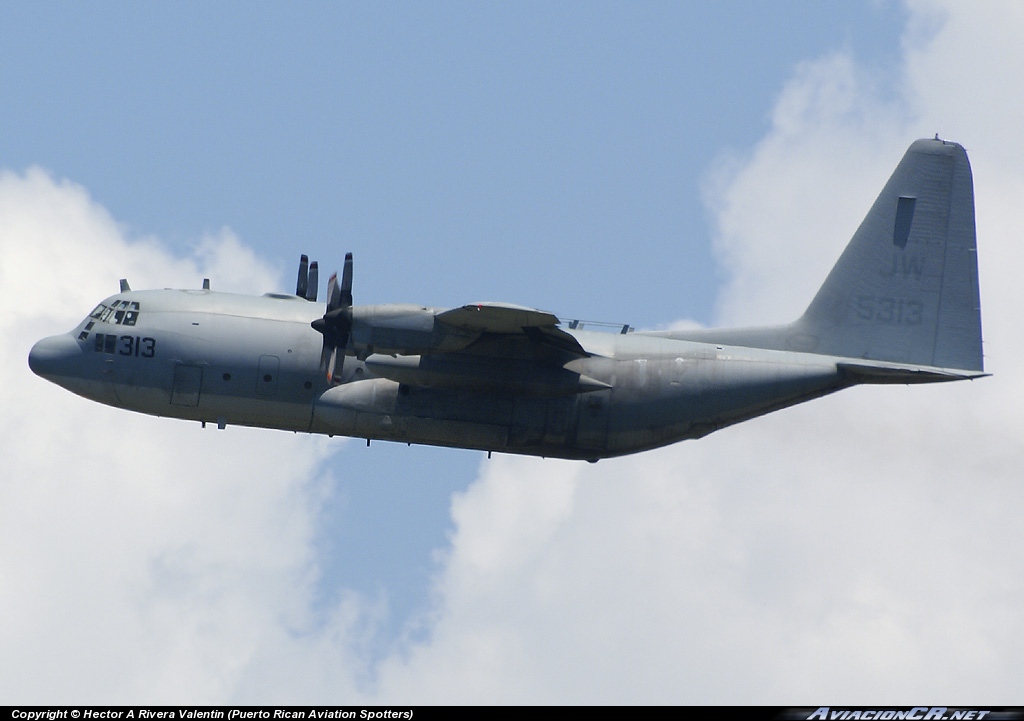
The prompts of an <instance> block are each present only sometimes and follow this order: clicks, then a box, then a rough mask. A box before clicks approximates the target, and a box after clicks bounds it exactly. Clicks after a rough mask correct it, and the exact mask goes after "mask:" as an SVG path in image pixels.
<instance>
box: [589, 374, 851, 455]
mask: <svg viewBox="0 0 1024 721" xmlns="http://www.w3.org/2000/svg"><path fill="white" fill-rule="evenodd" d="M793 356H795V354H793V355H792V356H791V357H790V359H788V360H782V359H779V360H776V361H775V362H765V359H762V358H758V359H756V360H755V359H752V358H743V357H740V358H728V357H726V358H717V357H716V358H692V359H675V360H671V361H668V360H661V361H645V362H635V361H634V362H633V363H635V364H636V365H635V367H633V368H630V367H629V366H628V365H626V364H624V366H625V367H624V368H623V371H624V372H623V373H622V375H620V378H619V379H618V383H617V384H616V386H615V391H614V393H613V395H612V414H611V420H610V425H609V430H608V453H609V455H620V454H626V453H633V452H636V451H640V450H645V449H649V448H656V447H658V446H662V445H667V444H670V443H675V442H677V441H680V440H685V439H689V438H700V437H702V436H705V435H707V434H708V433H710V432H712V431H714V430H717V429H719V428H723V427H725V426H727V425H731V424H733V423H737V422H739V421H742V420H746V419H749V418H754V417H756V416H759V415H763V414H764V413H768V412H770V411H773V410H778V409H780V408H785V407H787V406H790V405H794V404H796V403H802V402H804V401H806V400H810V399H812V398H817V397H820V396H822V395H826V394H828V393H831V392H833V391H835V390H838V389H840V388H842V387H845V385H846V383H845V381H844V380H843V378H842V377H841V375H840V373H839V371H838V370H837V368H836V366H835V363H831V362H827V361H815V362H810V363H808V362H804V361H803V360H802V359H796V358H795V357H793Z"/></svg>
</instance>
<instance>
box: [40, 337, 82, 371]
mask: <svg viewBox="0 0 1024 721" xmlns="http://www.w3.org/2000/svg"><path fill="white" fill-rule="evenodd" d="M81 356H82V349H81V348H80V347H79V345H78V341H76V340H75V339H74V338H72V337H71V335H70V334H68V333H65V334H64V335H52V336H50V337H49V338H43V339H42V340H41V341H39V342H38V343H36V344H35V345H34V346H32V350H31V352H29V354H28V367H29V368H31V369H32V372H33V373H35V374H36V375H37V376H41V377H43V378H49V377H51V376H62V375H70V373H71V371H72V369H73V368H74V363H75V361H76V360H77V359H78V358H81Z"/></svg>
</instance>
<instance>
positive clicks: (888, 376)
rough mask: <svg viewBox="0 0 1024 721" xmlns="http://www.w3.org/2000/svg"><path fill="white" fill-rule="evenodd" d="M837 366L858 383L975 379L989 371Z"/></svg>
mask: <svg viewBox="0 0 1024 721" xmlns="http://www.w3.org/2000/svg"><path fill="white" fill-rule="evenodd" d="M836 367H837V368H839V370H840V371H841V372H842V373H843V374H844V375H845V376H847V377H848V378H850V379H851V380H854V381H856V382H857V383H873V384H890V383H891V384H900V385H908V384H911V383H941V382H943V381H963V380H974V379H975V378H985V377H986V376H988V375H989V374H988V373H980V372H978V373H972V372H969V371H961V370H956V369H949V368H935V367H933V366H906V365H900V364H896V363H892V364H886V363H837V364H836Z"/></svg>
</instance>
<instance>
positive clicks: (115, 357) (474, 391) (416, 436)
mask: <svg viewBox="0 0 1024 721" xmlns="http://www.w3.org/2000/svg"><path fill="white" fill-rule="evenodd" d="M977 268H978V266H977V255H976V242H975V224H974V190H973V181H972V178H971V168H970V164H969V162H968V159H967V154H966V152H965V151H964V149H963V148H962V147H961V146H960V145H957V144H956V143H951V142H946V141H942V140H939V139H938V138H936V139H934V140H930V139H929V140H918V141H916V142H915V143H913V144H912V145H911V146H910V148H909V150H908V151H907V152H906V154H905V155H904V157H903V159H902V161H901V162H900V164H899V165H898V167H897V168H896V170H895V172H894V173H893V175H892V177H891V178H890V179H889V182H888V183H887V184H886V186H885V188H884V189H883V190H882V193H881V195H880V196H879V197H878V199H877V200H876V201H875V203H874V205H873V206H872V207H871V209H870V211H869V212H868V214H867V216H866V217H865V219H864V221H863V222H862V223H861V225H860V227H859V229H858V230H857V231H856V233H855V234H854V236H853V238H852V240H851V241H850V243H849V245H848V246H847V248H846V250H845V252H844V253H843V254H842V256H841V257H840V258H839V261H838V262H837V263H836V265H835V267H834V268H833V270H832V272H831V273H830V274H829V275H828V277H827V278H826V280H825V283H824V285H822V287H821V289H820V290H819V291H818V293H817V295H816V296H815V297H814V299H813V300H812V301H811V304H810V305H809V306H808V308H807V310H806V312H805V313H804V314H803V315H802V316H801V317H800V318H799V319H797V320H796V321H794V322H792V323H789V324H787V325H779V326H772V327H765V328H748V329H725V330H714V329H700V330H686V331H657V332H631V331H632V329H631V328H629V327H628V326H623V327H622V328H621V332H618V333H608V332H598V331H595V330H593V329H591V328H589V327H581V326H580V325H579V324H578V323H566V324H563V323H562V322H561V321H560V320H559V319H558V318H557V317H556V316H555V315H553V314H551V313H548V312H546V311H541V310H535V309H532V308H526V307H522V306H518V305H510V304H505V303H475V304H471V305H465V306H462V307H460V308H454V309H450V310H445V309H438V308H427V307H422V306H416V305H397V304H391V305H370V306H359V305H354V304H353V300H352V256H351V254H349V255H347V256H346V257H345V263H344V268H343V272H342V277H341V281H340V282H339V281H338V280H337V277H336V276H334V277H332V278H331V279H330V282H329V284H328V289H327V299H326V305H325V304H322V303H317V302H316V299H317V286H318V271H317V264H316V263H313V264H311V265H310V264H308V263H307V260H306V258H305V256H303V258H302V261H301V263H300V267H299V274H298V281H297V283H296V289H295V294H294V295H290V294H289V295H282V294H267V295H264V296H242V295H234V294H227V293H219V292H214V291H212V290H210V289H209V284H208V283H204V288H203V289H202V290H145V291H133V290H131V289H130V287H129V285H128V283H127V282H126V281H124V280H122V281H121V292H120V293H118V294H117V295H114V296H111V297H110V298H108V299H106V300H104V301H103V302H102V303H101V304H100V305H98V306H97V307H96V309H95V310H94V311H93V312H92V313H91V314H90V315H89V316H88V317H87V318H85V320H83V321H82V322H81V323H80V324H79V325H78V327H76V328H75V329H74V330H72V331H71V332H69V333H66V334H63V335H57V336H52V337H49V338H44V339H43V340H41V341H39V342H38V343H36V345H35V346H34V347H33V348H32V351H31V354H30V355H29V365H30V366H31V368H32V370H33V371H34V372H35V373H37V374H38V375H40V376H42V377H44V378H46V379H48V380H50V381H53V382H54V383H56V384H58V385H61V386H63V387H64V388H67V389H68V390H70V391H72V392H74V393H77V394H79V395H81V396H84V397H86V398H89V399H92V400H95V401H99V402H100V403H106V404H108V405H112V406H117V407H119V408H126V409H129V410H133V411H138V412H141V413H148V414H151V415H156V416H169V417H174V418H183V419H189V420H194V421H201V422H202V423H203V424H204V425H205V424H206V423H215V424H216V425H217V427H219V428H224V427H225V426H227V425H234V424H237V425H245V426H258V427H264V428H277V429H284V430H291V431H301V432H307V433H323V434H328V435H345V436H354V437H358V438H364V439H366V440H367V443H369V441H370V440H371V439H381V440H390V441H399V442H403V443H410V444H411V443H423V444H431V445H438V446H451V447H459V448H471V449H478V450H482V451H487V452H488V453H490V452H491V451H500V452H505V453H519V454H528V455H536V456H546V457H557V458H571V459H584V460H590V461H594V460H597V459H600V458H608V457H612V456H620V455H625V454H628V453H635V452H637V451H643V450H647V449H651V448H657V447H659V446H664V445H667V444H670V443H675V442H677V441H681V440H684V439H688V438H699V437H701V436H704V435H706V434H708V433H710V432H712V431H715V430H717V429H719V428H722V427H724V426H728V425H730V424H733V423H737V422H740V421H743V420H747V419H750V418H754V417H755V416H760V415H763V414H765V413H769V412H771V411H774V410H778V409H781V408H785V407H787V406H791V405H794V404H797V403H802V402H804V401H807V400H811V399H813V398H818V397H820V396H824V395H826V394H829V393H833V392H835V391H837V390H841V389H843V388H847V387H850V386H854V385H858V384H862V383H893V384H907V383H931V382H937V381H951V380H961V379H970V378H977V377H980V376H983V375H985V373H984V367H983V359H982V347H981V312H980V302H979V291H978V269H977Z"/></svg>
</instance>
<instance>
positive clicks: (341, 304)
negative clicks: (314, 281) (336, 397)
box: [310, 253, 352, 383]
mask: <svg viewBox="0 0 1024 721" xmlns="http://www.w3.org/2000/svg"><path fill="white" fill-rule="evenodd" d="M310 325H312V326H313V328H314V329H315V330H316V331H317V332H319V333H320V334H321V335H323V337H324V346H323V350H322V351H321V352H320V370H321V371H324V372H325V373H327V381H328V382H329V383H334V379H335V377H336V376H341V369H342V367H344V363H345V347H346V346H347V345H348V337H349V335H350V334H351V332H352V254H351V253H346V254H345V265H344V268H343V269H342V272H341V283H340V284H339V283H338V274H337V273H334V274H333V275H332V276H331V279H330V281H328V283H327V312H326V313H324V317H323V318H317V319H316V320H315V321H313V322H312V323H311V324H310ZM338 349H341V359H340V361H339V359H338Z"/></svg>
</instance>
